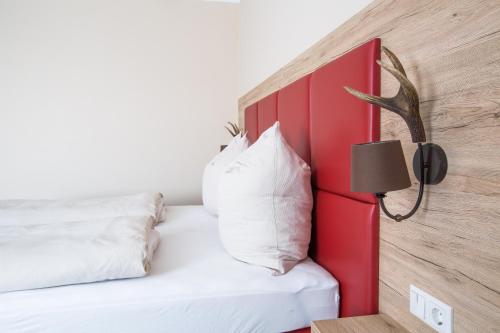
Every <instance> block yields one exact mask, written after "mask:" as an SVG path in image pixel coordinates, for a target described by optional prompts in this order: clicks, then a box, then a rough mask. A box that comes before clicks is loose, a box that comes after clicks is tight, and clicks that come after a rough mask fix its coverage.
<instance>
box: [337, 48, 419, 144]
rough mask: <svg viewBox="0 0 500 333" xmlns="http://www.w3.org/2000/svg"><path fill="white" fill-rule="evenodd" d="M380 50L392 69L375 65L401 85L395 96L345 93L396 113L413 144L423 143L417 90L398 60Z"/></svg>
mask: <svg viewBox="0 0 500 333" xmlns="http://www.w3.org/2000/svg"><path fill="white" fill-rule="evenodd" d="M382 50H383V51H384V53H385V54H386V55H387V57H388V58H389V60H390V61H391V63H392V65H393V66H394V68H392V67H390V66H388V65H387V64H385V63H383V62H381V61H379V60H377V63H378V64H379V65H380V66H381V67H382V68H383V69H385V70H386V71H388V72H389V73H391V74H392V75H393V76H394V77H395V78H396V79H397V80H398V81H399V83H400V84H401V86H400V87H399V91H398V93H397V94H396V96H394V97H391V98H387V97H378V96H372V95H367V94H364V93H362V92H360V91H357V90H355V89H352V88H349V87H344V88H345V90H347V92H349V93H350V94H352V95H354V96H356V97H357V98H359V99H362V100H364V101H367V102H368V103H370V104H374V105H378V106H380V107H382V108H384V109H387V110H390V111H392V112H394V113H397V114H398V115H400V116H401V117H403V119H404V120H405V122H406V125H408V128H409V129H410V133H411V138H412V141H413V142H425V141H426V140H425V129H424V125H423V124H422V119H421V118H420V112H419V100H418V93H417V89H415V86H414V85H413V83H411V82H410V80H408V78H407V77H406V73H405V70H404V68H403V65H401V62H400V61H399V59H398V58H397V57H396V56H395V55H394V53H392V52H391V51H389V49H387V48H386V47H383V46H382Z"/></svg>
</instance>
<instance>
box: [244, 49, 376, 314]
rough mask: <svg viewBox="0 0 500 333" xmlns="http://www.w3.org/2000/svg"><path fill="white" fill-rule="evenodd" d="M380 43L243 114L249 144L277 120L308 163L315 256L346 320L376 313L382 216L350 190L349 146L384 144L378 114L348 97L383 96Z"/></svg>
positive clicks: (347, 56)
mask: <svg viewBox="0 0 500 333" xmlns="http://www.w3.org/2000/svg"><path fill="white" fill-rule="evenodd" d="M377 59H380V40H379V39H374V40H371V41H369V42H367V43H365V44H363V45H361V46H359V47H357V48H355V49H353V50H351V51H350V52H348V53H346V54H344V55H342V56H341V57H339V58H337V59H335V60H333V61H332V62H330V63H328V64H326V65H325V66H323V67H321V68H319V69H317V70H315V71H314V72H313V73H311V74H308V75H306V76H304V77H302V78H300V79H298V80H297V81H295V82H293V83H291V84H290V85H288V86H286V87H284V88H282V89H280V90H278V91H275V92H273V93H272V94H270V95H268V96H266V97H264V98H263V99H261V100H259V101H257V102H256V103H254V104H252V105H250V106H248V107H246V108H245V111H244V117H245V129H246V130H247V131H248V137H249V139H250V141H251V142H253V141H255V140H256V139H257V138H258V136H259V134H260V133H262V132H263V131H265V130H266V129H267V128H269V127H270V126H271V125H272V124H273V123H274V122H275V121H277V120H278V121H280V127H281V129H282V131H283V134H284V136H285V138H286V139H287V141H288V143H289V144H290V145H291V146H292V147H293V148H294V149H295V150H296V152H297V153H298V154H299V155H300V156H301V157H302V158H303V159H304V160H305V161H306V162H308V163H310V165H311V168H312V172H313V179H312V186H313V190H314V193H315V208H314V213H313V235H312V236H313V237H312V238H313V241H312V245H311V256H312V257H313V258H314V259H315V260H316V262H318V263H319V264H320V265H321V266H323V267H324V268H325V269H327V270H328V271H329V272H331V273H332V274H333V275H334V276H335V278H336V279H337V280H338V281H339V284H340V294H341V303H340V316H341V317H346V316H356V315H366V314H373V313H377V312H378V259H379V253H378V248H379V210H378V205H377V201H376V199H375V198H374V196H373V195H372V194H369V193H353V192H351V191H350V152H351V145H352V144H356V143H364V142H370V141H378V140H379V136H380V112H379V109H378V108H377V107H374V106H372V105H369V104H367V103H364V102H362V101H360V100H358V99H356V98H354V97H353V96H351V95H349V94H348V93H347V92H345V90H344V88H343V87H344V86H350V87H353V88H355V89H358V90H360V91H364V92H368V93H370V94H374V95H379V94H380V68H379V66H378V65H377V64H376V60H377Z"/></svg>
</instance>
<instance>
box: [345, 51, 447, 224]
mask: <svg viewBox="0 0 500 333" xmlns="http://www.w3.org/2000/svg"><path fill="white" fill-rule="evenodd" d="M382 50H383V51H384V53H385V54H386V55H387V57H388V58H389V60H390V61H391V63H392V65H393V66H394V68H392V67H390V66H388V65H386V64H384V63H382V62H380V61H377V63H378V64H379V65H380V66H381V67H382V68H383V69H385V70H386V71H388V72H389V73H391V74H392V75H393V76H394V77H395V78H396V79H397V80H398V81H399V83H400V84H401V86H400V88H399V91H398V93H397V94H396V96H394V97H391V98H385V97H377V96H371V95H367V94H364V93H362V92H359V91H357V90H354V89H352V88H349V87H345V89H346V90H347V91H348V92H349V93H351V94H352V95H354V96H356V97H357V98H359V99H362V100H364V101H366V102H368V103H370V104H374V105H378V106H380V107H382V108H384V109H387V110H390V111H392V112H394V113H396V114H398V115H400V116H401V117H403V119H404V120H405V122H406V124H407V125H408V128H409V129H410V134H411V138H412V141H413V142H414V143H416V144H417V145H418V148H417V151H416V152H415V155H414V156H413V172H414V173H415V177H417V179H419V181H420V187H419V192H418V198H417V202H416V204H415V206H414V207H413V208H412V210H411V211H410V212H409V213H408V214H406V215H400V214H396V215H393V214H391V213H390V212H389V211H388V210H387V208H386V207H385V204H384V198H385V194H386V192H389V191H396V190H401V189H404V188H407V187H410V186H411V182H410V176H409V175H408V169H407V167H406V162H405V158H404V155H403V149H402V147H401V142H400V141H399V140H392V141H380V142H373V143H365V144H357V145H352V154H351V191H353V192H372V193H375V194H376V196H377V198H378V200H379V203H380V207H381V208H382V210H383V211H384V213H385V214H386V215H387V216H388V217H390V218H391V219H393V220H396V221H398V222H400V221H402V220H405V219H407V218H409V217H411V216H412V215H413V214H414V213H415V212H416V211H417V209H418V207H419V206H420V203H421V201H422V196H423V194H424V184H432V185H435V184H439V183H440V182H441V181H442V180H443V179H444V177H445V176H446V172H447V170H448V162H447V159H446V154H445V152H444V150H443V149H442V148H441V147H440V146H438V145H436V144H433V143H425V141H426V138H425V130H424V125H423V124H422V119H421V118H420V113H419V99H418V93H417V90H416V89H415V86H414V85H413V84H412V83H411V82H410V81H409V80H408V78H407V77H406V73H405V70H404V68H403V65H401V62H400V61H399V59H398V58H397V57H396V56H395V55H394V54H393V53H392V52H391V51H389V50H388V49H387V48H385V47H382ZM422 143H424V144H422Z"/></svg>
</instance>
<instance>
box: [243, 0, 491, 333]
mask: <svg viewBox="0 0 500 333" xmlns="http://www.w3.org/2000/svg"><path fill="white" fill-rule="evenodd" d="M374 37H380V38H381V39H382V44H383V45H385V46H387V47H388V48H389V49H391V50H392V51H393V52H394V53H395V54H396V55H397V56H398V57H399V59H400V60H401V62H402V63H403V65H404V66H405V69H406V72H407V75H408V77H409V79H410V80H411V81H412V82H413V83H414V84H415V86H416V87H417V90H418V91H419V94H420V112H421V115H422V119H423V122H424V127H425V129H426V133H427V138H428V141H430V142H434V143H437V144H439V145H441V146H442V147H443V149H444V150H445V151H446V153H447V156H448V164H449V167H448V175H447V177H446V179H445V180H444V181H443V182H442V183H441V184H439V185H437V186H428V187H427V188H426V190H425V195H424V200H423V203H422V206H421V208H420V209H419V211H418V212H417V213H416V215H415V216H414V217H412V218H411V219H409V220H408V221H405V222H402V223H396V222H393V221H391V220H389V219H387V218H384V217H383V216H382V219H381V249H380V309H381V312H384V313H387V314H389V315H390V316H391V317H393V318H395V319H397V320H398V321H399V322H401V323H402V324H403V325H404V326H405V327H406V328H408V330H410V331H412V332H432V330H430V329H429V328H428V327H427V326H425V325H424V324H422V322H420V321H419V320H418V319H416V318H415V317H413V316H412V315H411V314H410V313H409V311H408V308H409V285H410V284H414V285H416V286H417V287H419V288H421V289H423V290H425V291H427V292H429V293H430V294H432V295H434V296H436V297H437V298H439V299H441V300H442V301H444V302H446V303H448V304H449V305H451V306H452V307H453V308H454V311H455V320H454V329H455V330H454V332H456V333H461V332H500V1H498V0H487V1H479V0H471V1H466V0H419V1H414V0H397V1H390V0H377V1H374V2H373V3H372V4H370V5H369V6H368V7H367V8H365V9H364V10H363V11H361V12H360V13H358V14H357V15H355V16H354V17H353V18H352V19H350V20H349V21H348V22H346V23H345V24H343V25H342V26H341V27H339V28H338V29H337V30H335V31H333V32H332V33H330V34H329V35H328V36H326V37H325V38H324V39H323V40H321V41H320V42H318V43H317V44H316V45H314V46H313V47H312V48H310V49H309V50H307V51H306V52H304V53H303V54H302V55H300V56H299V57H298V58H296V59H295V60H294V61H292V62H291V63H290V64H288V65H286V66H285V67H283V68H282V69H281V70H280V71H278V72H277V73H275V74H274V75H272V76H271V77H270V78H269V79H267V80H266V81H264V82H263V83H262V84H261V85H259V86H258V87H256V88H255V89H253V90H252V91H250V92H249V93H248V94H246V95H244V96H243V97H241V99H240V111H241V110H243V109H244V108H245V107H246V106H247V105H249V104H251V103H253V102H254V101H256V100H259V99H260V98H262V97H264V96H266V95H268V94H269V93H271V92H273V91H275V90H277V89H279V88H281V87H283V86H285V85H287V84H288V83H290V82H292V81H294V80H295V79H297V78H299V77H301V76H303V75H304V74H306V73H309V72H312V71H313V70H315V69H316V68H318V67H320V66H321V65H323V64H325V63H327V62H329V61H330V60H332V59H334V58H336V57H338V56H339V55H341V54H343V53H345V52H347V51H348V50H350V49H352V48H353V47H355V46H357V45H360V44H362V43H363V42H364V41H366V40H369V39H371V38H374ZM397 87H398V82H397V81H396V80H395V79H394V78H392V77H391V76H390V74H388V73H386V72H384V71H383V72H382V96H392V95H394V94H395V93H396V92H397ZM381 119H382V139H383V140H388V139H400V140H401V141H402V144H403V149H404V151H405V156H406V160H407V163H408V164H409V166H411V161H412V159H413V154H414V152H415V150H416V145H414V144H413V143H412V142H411V139H410V135H409V131H408V129H407V127H406V125H405V123H404V122H403V121H402V119H401V118H399V117H398V116H397V115H395V114H392V113H390V112H388V111H385V110H383V111H382V118H381ZM411 176H412V182H413V183H414V185H413V186H412V187H411V188H410V189H407V190H404V191H398V192H394V193H390V194H389V195H388V198H387V199H386V204H387V206H388V208H389V210H390V211H391V212H393V213H396V212H397V213H406V212H407V211H408V210H409V209H410V208H411V207H412V206H413V204H414V202H415V200H416V196H417V190H418V188H417V182H416V180H415V177H413V175H411Z"/></svg>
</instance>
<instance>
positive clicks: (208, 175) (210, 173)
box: [202, 134, 248, 215]
mask: <svg viewBox="0 0 500 333" xmlns="http://www.w3.org/2000/svg"><path fill="white" fill-rule="evenodd" d="M247 148H248V139H247V136H246V134H245V135H244V136H243V137H241V136H239V135H237V136H235V137H234V138H233V139H232V140H231V142H229V144H228V145H227V147H226V148H225V149H224V150H223V151H221V152H220V153H218V154H217V155H215V157H214V158H213V159H212V160H211V161H210V162H209V163H208V164H207V166H206V167H205V170H204V172H203V185H202V195H203V206H204V207H205V209H206V210H207V211H208V212H209V213H210V214H213V215H217V211H218V209H217V195H218V188H219V178H220V175H221V174H222V173H223V172H224V170H226V168H227V166H228V165H229V164H231V162H232V161H234V160H235V159H236V157H238V155H240V154H241V153H242V152H243V151H244V150H245V149H247Z"/></svg>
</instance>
